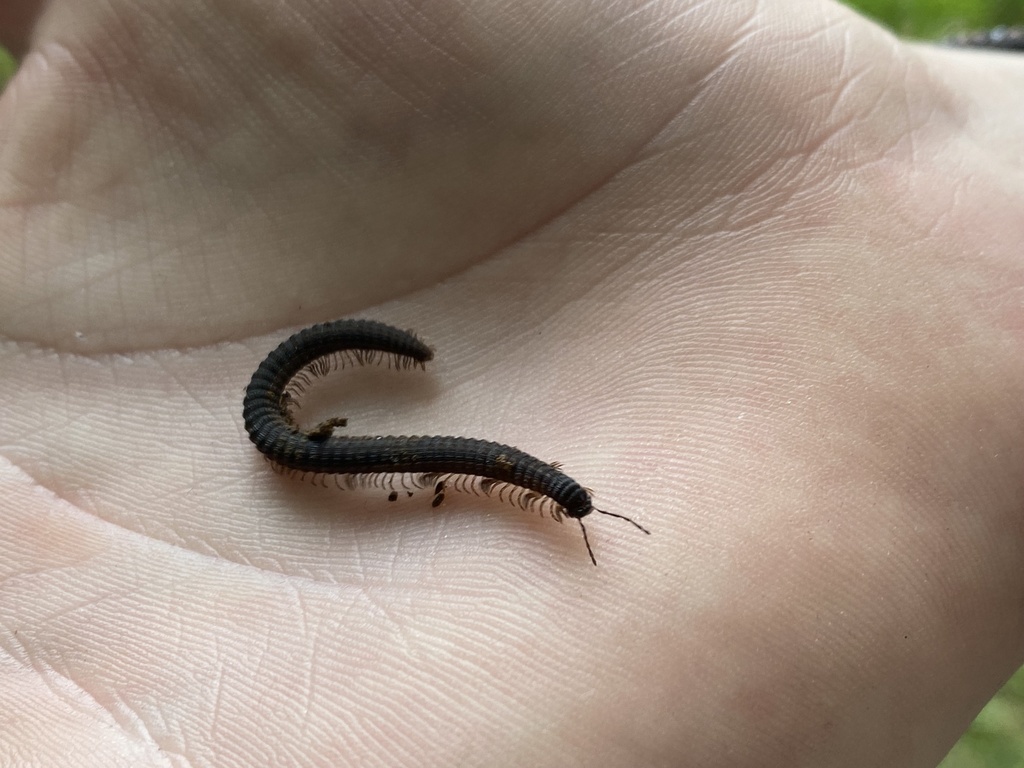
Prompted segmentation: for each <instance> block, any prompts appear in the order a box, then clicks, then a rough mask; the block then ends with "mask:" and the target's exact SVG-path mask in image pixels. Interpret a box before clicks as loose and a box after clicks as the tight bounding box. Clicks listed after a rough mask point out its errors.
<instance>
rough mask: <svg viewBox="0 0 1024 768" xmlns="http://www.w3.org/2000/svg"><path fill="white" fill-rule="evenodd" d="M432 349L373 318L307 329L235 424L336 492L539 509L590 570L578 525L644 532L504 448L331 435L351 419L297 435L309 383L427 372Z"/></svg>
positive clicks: (549, 467)
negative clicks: (373, 369) (365, 490)
mask: <svg viewBox="0 0 1024 768" xmlns="http://www.w3.org/2000/svg"><path fill="white" fill-rule="evenodd" d="M433 357H434V352H433V350H432V349H431V348H430V347H428V346H427V345H426V344H425V343H423V342H422V341H421V340H420V339H419V338H418V337H417V336H416V335H415V334H414V333H413V332H411V331H403V330H399V329H398V328H394V327H392V326H390V325H386V324H384V323H381V322H377V321H374V320H335V321H333V322H328V323H318V324H317V325H312V326H310V327H308V328H305V329H303V330H301V331H299V332H297V333H295V334H293V335H292V336H290V337H289V338H288V339H286V340H285V341H283V342H281V344H280V345H278V347H277V348H276V349H274V351H273V352H271V353H270V354H269V355H267V357H266V358H265V359H264V360H263V362H261V363H260V365H259V367H258V368H257V369H256V371H255V373H253V375H252V379H251V380H250V382H249V386H248V387H246V390H245V400H244V402H243V406H242V416H243V418H244V420H245V429H246V431H247V432H248V434H249V439H250V440H252V442H253V443H254V444H255V446H256V448H257V449H258V450H259V451H260V453H262V454H263V455H264V456H266V457H267V458H268V459H269V460H270V461H271V463H272V464H273V465H274V466H275V468H277V469H279V470H280V471H287V472H290V473H301V474H303V475H305V474H312V475H313V476H314V477H321V478H322V477H324V476H326V475H334V476H335V477H336V478H339V477H340V478H344V479H343V480H337V479H336V483H337V484H338V485H339V486H340V487H344V488H354V487H366V486H376V487H386V488H388V489H389V490H390V491H391V493H390V494H389V496H388V498H389V499H390V500H392V501H394V500H395V499H397V498H398V495H399V493H398V488H396V484H397V485H398V486H400V488H401V489H402V490H404V491H406V492H407V493H409V494H410V495H411V493H412V492H413V491H414V490H417V489H423V488H430V489H432V490H433V493H434V499H433V506H435V507H436V506H437V505H439V504H440V503H441V502H442V501H443V500H444V494H445V491H446V490H447V489H452V490H455V491H458V492H463V493H467V492H468V493H476V494H480V495H485V496H492V497H497V498H498V499H499V500H500V501H504V502H506V503H511V504H513V505H515V506H518V507H520V508H522V509H539V510H540V511H541V512H542V513H544V512H546V513H548V514H549V515H550V516H551V517H552V518H553V519H555V520H557V521H558V522H561V521H562V519H563V518H566V517H568V518H571V519H573V520H576V522H577V523H579V526H580V531H581V532H582V533H583V542H584V544H585V545H586V548H587V554H589V555H590V560H591V562H592V563H593V564H594V565H595V566H596V565H597V559H596V558H595V557H594V550H593V549H592V548H591V546H590V539H589V538H588V537H587V529H586V526H585V525H584V524H583V518H584V517H586V516H587V515H589V514H591V513H592V512H597V513H598V514H602V515H607V516H608V517H615V518H618V519H620V520H625V521H626V522H628V523H630V524H632V525H633V526H635V527H636V528H638V529H639V530H641V531H643V532H644V533H646V534H650V531H649V530H647V529H646V528H644V527H643V526H642V525H640V523H638V522H636V521H635V520H633V519H632V518H630V517H627V516H626V515H621V514H618V513H615V512H608V511H606V510H603V509H598V508H597V507H595V506H594V504H593V500H592V498H591V492H590V491H589V490H588V489H586V488H584V487H583V486H582V485H580V484H579V483H578V482H576V481H575V480H573V479H572V478H571V477H569V476H568V475H566V474H565V473H564V472H563V471H562V469H561V465H559V464H556V463H553V462H545V461H541V460H540V459H538V458H536V457H534V456H531V455H530V454H528V453H525V452H524V451H521V450H519V449H518V448H514V447H512V446H510V445H503V444H502V443H495V442H491V441H490V440H481V439H477V438H472V437H450V436H430V437H421V436H378V435H366V436H349V435H338V434H335V433H336V431H337V430H339V429H342V428H344V427H346V426H347V425H348V420H347V419H345V418H341V417H334V418H329V419H326V420H325V421H322V422H320V423H319V424H317V425H316V426H314V427H312V428H311V429H308V430H304V429H302V428H301V427H300V426H299V425H298V423H297V422H296V420H295V417H294V415H293V409H294V407H295V405H296V396H297V395H300V394H302V393H304V392H305V391H306V389H307V388H308V387H309V385H310V384H311V382H312V380H313V379H315V378H318V377H320V376H325V375H327V374H328V373H331V372H333V371H335V370H338V369H339V368H344V367H347V366H351V365H380V364H387V365H388V366H390V367H393V368H395V369H399V370H402V369H408V368H413V367H417V368H425V366H426V363H428V362H429V361H430V360H432V359H433Z"/></svg>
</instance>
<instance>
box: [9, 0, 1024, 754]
mask: <svg viewBox="0 0 1024 768" xmlns="http://www.w3.org/2000/svg"><path fill="white" fill-rule="evenodd" d="M0 2H2V0H0ZM847 4H848V5H850V6H852V7H854V8H857V9H858V10H860V11H861V12H862V13H864V14H865V15H867V16H871V17H873V18H875V19H877V20H878V21H880V22H881V23H883V24H885V25H887V26H888V27H890V28H891V29H894V30H895V31H896V32H898V33H899V34H901V35H904V36H907V37H918V38H926V39H927V38H936V37H941V36H943V35H949V34H953V33H954V32H960V31H963V30H966V29H983V28H986V27H994V26H997V25H999V24H1024V0H847ZM15 67H16V62H15V61H14V59H13V58H12V57H11V56H10V54H8V53H7V51H5V50H4V49H3V48H0V89H2V88H3V85H4V83H6V82H7V80H8V79H9V78H10V76H11V75H12V74H13V73H14V70H15ZM865 768H868V767H867V766H865ZM940 768H1024V669H1021V670H1020V671H1019V672H1017V674H1016V675H1014V677H1013V678H1011V679H1010V681H1009V682H1008V683H1007V684H1006V685H1005V686H1004V687H1003V689H1002V690H1001V691H1000V692H999V693H998V694H997V695H996V697H995V698H994V699H992V701H991V702H989V704H988V706H986V707H985V709H984V710H983V711H982V712H981V714H980V715H978V717H977V719H976V720H975V721H974V723H973V724H972V725H971V727H970V729H969V730H968V731H967V733H966V734H964V736H963V738H961V739H960V741H959V742H958V743H957V745H956V746H955V747H954V748H953V751H952V752H950V753H949V755H948V756H947V757H946V759H945V760H944V761H943V762H942V765H941V767H940Z"/></svg>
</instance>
